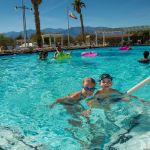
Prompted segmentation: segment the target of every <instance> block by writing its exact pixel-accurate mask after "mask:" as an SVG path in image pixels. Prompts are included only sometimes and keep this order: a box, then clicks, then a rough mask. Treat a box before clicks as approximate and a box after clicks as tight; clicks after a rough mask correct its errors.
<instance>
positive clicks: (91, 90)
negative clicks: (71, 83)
mask: <svg viewBox="0 0 150 150" xmlns="http://www.w3.org/2000/svg"><path fill="white" fill-rule="evenodd" d="M82 88H83V89H84V90H85V91H90V92H93V91H94V90H95V89H96V88H95V87H93V88H89V87H87V86H83V87H82Z"/></svg>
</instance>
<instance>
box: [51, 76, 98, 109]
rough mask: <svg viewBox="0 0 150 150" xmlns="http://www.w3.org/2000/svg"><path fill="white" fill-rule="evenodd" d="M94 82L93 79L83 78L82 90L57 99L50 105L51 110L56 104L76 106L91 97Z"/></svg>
mask: <svg viewBox="0 0 150 150" xmlns="http://www.w3.org/2000/svg"><path fill="white" fill-rule="evenodd" d="M95 85H96V83H95V80H94V79H93V78H85V79H84V80H83V82H82V90H81V91H77V92H74V93H72V94H69V95H68V96H65V97H62V98H58V99H57V100H56V102H54V103H53V104H51V105H50V108H52V107H53V106H54V105H56V104H58V103H59V104H64V105H69V106H71V105H75V104H78V102H79V101H81V100H83V99H85V98H87V97H89V96H91V95H93V93H94V90H95Z"/></svg>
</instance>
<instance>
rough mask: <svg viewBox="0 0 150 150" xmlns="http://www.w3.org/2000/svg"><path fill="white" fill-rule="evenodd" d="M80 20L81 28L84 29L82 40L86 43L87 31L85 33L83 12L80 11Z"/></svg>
mask: <svg viewBox="0 0 150 150" xmlns="http://www.w3.org/2000/svg"><path fill="white" fill-rule="evenodd" d="M80 22H81V29H82V40H83V42H84V43H85V33H84V25H83V17H82V13H80Z"/></svg>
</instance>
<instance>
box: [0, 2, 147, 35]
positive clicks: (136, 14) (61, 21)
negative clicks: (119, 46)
mask: <svg viewBox="0 0 150 150" xmlns="http://www.w3.org/2000/svg"><path fill="white" fill-rule="evenodd" d="M82 1H83V2H84V3H85V4H86V8H83V9H82V13H83V21H84V26H91V27H113V28H115V27H130V26H140V25H150V0H82ZM72 2H73V0H43V1H42V3H41V5H40V6H39V12H40V21H41V29H45V28H55V29H56V28H63V29H67V11H66V10H67V7H68V8H69V10H71V11H72V12H73V13H74V14H75V15H76V16H77V17H78V19H77V20H74V19H71V18H70V19H69V21H70V26H71V27H77V26H80V19H79V15H78V14H77V13H76V12H74V10H73V7H72ZM24 3H25V5H26V7H28V8H32V3H31V0H24ZM21 4H22V0H0V20H1V22H0V33H5V32H9V31H22V30H23V23H22V10H21V9H17V10H15V7H16V6H21ZM26 22H27V29H35V23H34V12H33V11H29V10H27V11H26Z"/></svg>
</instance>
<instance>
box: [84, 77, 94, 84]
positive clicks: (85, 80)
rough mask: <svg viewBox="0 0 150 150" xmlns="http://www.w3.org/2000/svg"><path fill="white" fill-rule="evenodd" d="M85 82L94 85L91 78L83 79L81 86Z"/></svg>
mask: <svg viewBox="0 0 150 150" xmlns="http://www.w3.org/2000/svg"><path fill="white" fill-rule="evenodd" d="M85 82H91V83H93V84H94V85H96V82H95V80H94V79H93V78H85V79H83V82H82V84H84V83H85Z"/></svg>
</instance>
